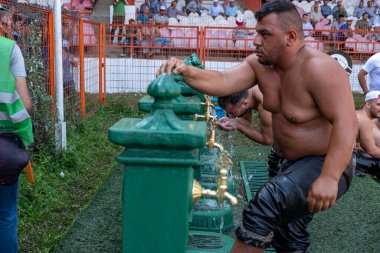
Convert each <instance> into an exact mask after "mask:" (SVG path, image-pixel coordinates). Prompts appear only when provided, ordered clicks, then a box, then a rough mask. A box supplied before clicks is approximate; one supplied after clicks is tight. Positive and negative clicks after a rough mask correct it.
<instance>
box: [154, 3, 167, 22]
mask: <svg viewBox="0 0 380 253" xmlns="http://www.w3.org/2000/svg"><path fill="white" fill-rule="evenodd" d="M153 20H154V23H155V24H157V25H168V24H169V17H168V16H167V15H166V7H165V6H163V5H161V6H160V11H159V13H158V14H156V15H155V16H154V17H153Z"/></svg>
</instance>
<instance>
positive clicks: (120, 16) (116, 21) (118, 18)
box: [111, 0, 125, 43]
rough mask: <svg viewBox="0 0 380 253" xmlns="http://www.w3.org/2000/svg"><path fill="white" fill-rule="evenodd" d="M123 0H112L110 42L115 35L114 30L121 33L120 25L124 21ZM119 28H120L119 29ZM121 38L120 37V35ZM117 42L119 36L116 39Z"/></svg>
mask: <svg viewBox="0 0 380 253" xmlns="http://www.w3.org/2000/svg"><path fill="white" fill-rule="evenodd" d="M124 7H125V0H113V19H112V29H111V42H112V41H113V37H114V36H115V32H116V30H119V34H120V33H121V29H122V26H121V25H123V24H124V21H125V8H124ZM119 28H120V29H119ZM120 40H121V37H120ZM117 41H118V43H119V38H118V39H117Z"/></svg>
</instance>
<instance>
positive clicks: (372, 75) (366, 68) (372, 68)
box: [358, 53, 380, 94]
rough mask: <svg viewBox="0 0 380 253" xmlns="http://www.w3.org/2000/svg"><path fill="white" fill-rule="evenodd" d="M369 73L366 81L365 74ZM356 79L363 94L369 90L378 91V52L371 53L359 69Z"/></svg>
mask: <svg viewBox="0 0 380 253" xmlns="http://www.w3.org/2000/svg"><path fill="white" fill-rule="evenodd" d="M368 74H369V77H368V83H369V85H367V81H366V79H365V76H366V75H368ZM358 80H359V84H360V87H362V90H363V92H364V94H367V93H368V92H369V91H374V90H376V91H380V53H376V54H374V55H372V56H371V57H370V58H369V59H368V60H367V62H366V63H365V64H364V65H363V67H362V69H361V70H360V71H359V74H358Z"/></svg>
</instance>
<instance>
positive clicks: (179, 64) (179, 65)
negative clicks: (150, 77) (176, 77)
mask: <svg viewBox="0 0 380 253" xmlns="http://www.w3.org/2000/svg"><path fill="white" fill-rule="evenodd" d="M187 67H188V66H187V65H186V64H184V63H183V61H182V60H180V59H178V58H175V57H172V58H170V59H169V60H168V61H166V62H165V63H163V64H162V65H161V67H160V68H159V69H158V70H157V72H156V76H159V75H161V74H162V73H168V74H169V75H170V74H171V73H172V71H173V73H174V74H182V73H183V71H185V70H186V69H187ZM173 68H174V70H173Z"/></svg>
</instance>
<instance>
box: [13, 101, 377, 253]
mask: <svg viewBox="0 0 380 253" xmlns="http://www.w3.org/2000/svg"><path fill="white" fill-rule="evenodd" d="M138 98H139V96H136V97H135V96H131V97H125V98H124V99H121V100H120V102H119V103H113V106H112V107H107V108H103V109H102V110H100V111H99V112H97V113H96V114H95V115H94V116H92V117H91V118H89V119H88V120H87V121H86V123H84V124H83V125H82V126H81V127H79V128H75V129H73V128H69V135H68V141H69V143H68V147H69V148H68V151H67V153H66V154H61V155H56V154H54V152H50V153H49V152H47V154H48V155H45V156H40V157H34V159H33V160H34V161H36V162H35V164H34V166H33V167H34V170H35V173H36V187H37V191H35V189H34V187H32V185H31V184H27V183H26V182H25V179H24V177H21V181H22V182H21V184H20V196H19V198H20V200H19V203H20V208H19V211H20V226H19V243H20V247H19V252H75V253H76V252H99V253H100V252H110V253H113V252H120V250H121V249H120V245H121V192H120V190H121V185H122V175H123V170H122V169H121V168H120V166H117V165H116V162H115V157H116V154H117V153H118V152H120V150H121V148H120V147H118V146H115V145H113V144H111V143H110V142H109V141H108V139H107V134H106V133H107V129H108V128H109V127H110V126H111V125H112V124H114V123H115V122H116V121H117V120H119V119H121V118H122V117H139V116H141V114H140V113H139V112H138V111H137V110H136V108H135V107H134V106H132V107H131V106H127V105H135V103H136V100H137V99H138ZM357 101H359V102H358V106H360V101H361V98H360V97H359V98H358V99H357ZM217 138H218V141H219V142H221V143H222V144H224V146H225V148H226V149H227V150H229V151H230V152H231V154H232V156H233V159H234V162H235V172H234V174H235V175H237V178H239V171H238V169H237V168H238V166H236V165H238V162H239V161H241V160H245V161H266V156H267V154H268V151H269V148H268V147H264V146H261V145H257V144H255V143H253V142H251V141H249V140H247V139H246V138H245V137H244V136H243V135H241V134H239V133H236V134H235V133H234V134H227V133H218V135H217ZM61 172H63V174H64V176H61ZM379 210H380V186H379V184H378V183H377V182H375V181H373V180H372V179H370V178H368V177H365V178H355V180H354V183H353V185H352V187H351V189H350V191H349V192H348V193H347V194H346V195H345V196H344V197H343V198H342V199H341V200H340V201H339V202H338V203H337V204H336V206H335V207H334V208H332V209H331V210H329V211H327V212H324V213H321V214H318V215H316V216H315V219H314V221H313V222H312V224H311V226H310V232H311V237H312V246H311V252H313V253H346V252H352V253H354V252H355V253H357V252H360V253H361V252H372V253H377V252H380V240H379V238H380V232H379V231H380V215H379ZM240 215H241V210H237V212H236V213H235V216H236V217H235V221H236V222H237V223H238V222H239V221H240ZM147 232H149V228H147Z"/></svg>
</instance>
